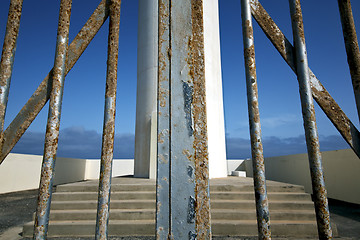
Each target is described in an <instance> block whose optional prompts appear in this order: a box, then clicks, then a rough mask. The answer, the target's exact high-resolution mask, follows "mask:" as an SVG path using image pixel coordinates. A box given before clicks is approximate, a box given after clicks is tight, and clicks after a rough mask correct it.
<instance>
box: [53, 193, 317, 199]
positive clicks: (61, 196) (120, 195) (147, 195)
mask: <svg viewBox="0 0 360 240" xmlns="http://www.w3.org/2000/svg"><path fill="white" fill-rule="evenodd" d="M210 197H211V199H214V200H218V199H219V200H220V199H223V200H235V199H237V200H254V199H255V194H254V192H211V193H210ZM97 198H98V193H97V192H56V193H54V194H53V198H52V199H53V201H76V200H81V201H82V200H97ZM155 198H156V194H155V192H140V191H138V192H125V191H124V192H112V193H111V201H113V200H125V199H128V200H131V199H134V200H135V199H137V200H141V199H155ZM268 198H269V200H270V201H271V200H289V201H290V200H294V201H308V200H311V197H310V195H309V194H305V193H297V192H270V193H268Z"/></svg>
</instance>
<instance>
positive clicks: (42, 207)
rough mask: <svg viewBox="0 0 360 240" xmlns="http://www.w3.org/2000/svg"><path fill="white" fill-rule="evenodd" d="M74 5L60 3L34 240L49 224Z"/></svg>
mask: <svg viewBox="0 0 360 240" xmlns="http://www.w3.org/2000/svg"><path fill="white" fill-rule="evenodd" d="M71 4H72V0H61V3H60V13H59V25H58V33H57V42H56V55H55V63H54V68H53V79H52V89H51V95H50V106H49V115H48V122H47V127H46V136H45V147H44V157H43V164H42V169H41V179H40V186H39V197H38V204H37V209H36V217H35V225H34V239H46V236H47V230H48V224H49V213H50V204H51V195H52V186H53V178H54V168H55V160H56V151H57V147H58V139H59V128H60V117H61V103H62V96H63V89H64V80H65V62H66V54H67V49H68V42H69V26H70V15H71Z"/></svg>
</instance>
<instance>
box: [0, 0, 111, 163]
mask: <svg viewBox="0 0 360 240" xmlns="http://www.w3.org/2000/svg"><path fill="white" fill-rule="evenodd" d="M107 1H109V0H102V1H101V2H100V4H99V5H98V7H97V8H96V10H95V11H94V13H93V14H92V15H91V16H90V18H89V20H88V21H87V22H86V23H85V25H84V27H83V28H82V29H81V30H80V32H79V33H78V34H77V36H76V37H75V39H74V40H73V42H72V43H71V44H70V45H69V49H68V53H67V61H66V71H65V75H66V74H68V73H69V71H70V70H71V69H72V67H73V66H74V65H75V63H76V61H77V60H78V59H79V58H80V56H81V54H82V53H83V52H84V51H85V49H86V48H87V46H88V45H89V44H90V42H91V40H92V39H93V38H94V37H95V35H96V33H97V32H98V31H99V29H100V28H101V26H102V25H103V24H104V22H105V20H106V19H107V17H108V14H109V9H108V7H107V5H106V3H107ZM52 76H53V70H51V71H50V72H49V74H48V75H47V76H46V77H45V79H44V80H43V81H42V82H41V83H40V85H39V87H38V88H37V89H36V91H35V92H34V93H33V95H32V96H31V97H30V99H29V100H28V102H27V103H26V104H25V105H24V106H23V108H22V109H21V110H20V112H19V113H18V114H17V116H16V117H15V118H14V120H13V121H12V122H11V123H10V125H9V126H8V128H7V129H6V130H5V132H4V143H3V147H2V151H1V155H0V163H1V162H2V161H3V160H4V159H5V158H6V156H7V155H8V154H9V152H10V151H11V150H12V148H13V147H14V146H15V144H16V143H17V142H18V141H19V139H20V138H21V136H22V135H23V134H24V133H25V131H26V129H28V127H29V126H30V124H31V123H32V122H33V121H34V119H35V118H36V116H37V115H38V114H39V112H40V111H41V109H42V108H43V107H44V106H45V104H46V102H47V101H48V100H49V98H50V89H51V87H50V86H51V84H50V83H51V79H52Z"/></svg>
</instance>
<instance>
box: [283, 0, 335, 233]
mask: <svg viewBox="0 0 360 240" xmlns="http://www.w3.org/2000/svg"><path fill="white" fill-rule="evenodd" d="M289 4H290V13H291V20H292V28H293V35H294V46H295V51H296V71H297V76H298V81H299V88H300V99H301V107H302V112H303V119H304V128H305V135H306V145H307V150H308V155H309V164H310V173H311V181H312V189H313V196H314V204H315V212H316V220H317V226H318V233H319V238H320V239H332V230H331V226H330V213H329V206H328V200H327V196H326V188H325V181H324V174H323V169H322V162H321V154H320V146H319V138H318V133H317V127H316V119H315V108H314V104H313V98H312V93H311V86H310V73H309V67H308V60H307V53H306V45H305V34H304V25H303V19H302V12H301V6H300V0H289Z"/></svg>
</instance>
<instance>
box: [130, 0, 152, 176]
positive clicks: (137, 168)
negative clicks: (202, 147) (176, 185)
mask: <svg viewBox="0 0 360 240" xmlns="http://www.w3.org/2000/svg"><path fill="white" fill-rule="evenodd" d="M138 11H139V17H138V54H137V95H136V126H135V164H134V176H135V177H146V178H148V177H151V178H155V173H151V174H150V169H154V168H153V167H150V166H151V164H150V162H151V161H152V162H153V161H156V151H155V152H154V151H153V150H151V148H153V147H154V146H155V150H156V138H154V137H153V138H151V124H155V125H156V114H154V115H155V117H152V116H153V112H156V109H157V107H156V104H157V103H156V101H157V62H158V1H157V0H139V10H138ZM151 119H153V120H151ZM151 139H155V140H153V141H155V144H154V143H153V144H151V141H150V140H151ZM150 153H152V154H150ZM152 171H156V170H152Z"/></svg>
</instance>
